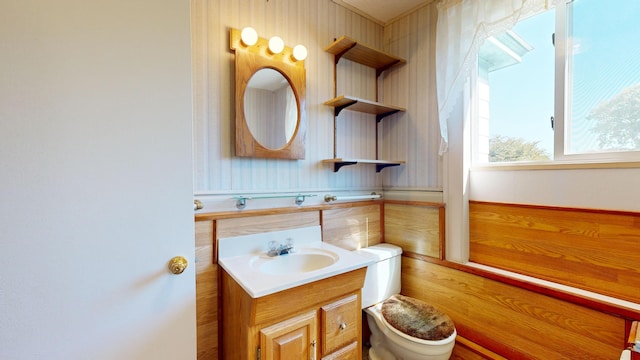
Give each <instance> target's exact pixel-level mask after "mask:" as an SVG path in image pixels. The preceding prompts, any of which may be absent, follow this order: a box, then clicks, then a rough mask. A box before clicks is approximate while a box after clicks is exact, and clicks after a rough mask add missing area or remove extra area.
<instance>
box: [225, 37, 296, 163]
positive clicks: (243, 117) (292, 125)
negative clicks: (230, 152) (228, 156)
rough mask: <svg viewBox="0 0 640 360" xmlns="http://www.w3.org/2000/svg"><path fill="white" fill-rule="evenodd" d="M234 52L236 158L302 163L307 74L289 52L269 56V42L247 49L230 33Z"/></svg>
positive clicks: (263, 41)
mask: <svg viewBox="0 0 640 360" xmlns="http://www.w3.org/2000/svg"><path fill="white" fill-rule="evenodd" d="M230 34H231V41H230V47H231V49H232V50H234V51H235V155H236V156H243V157H259V158H276V159H304V158H305V136H306V133H305V132H306V111H305V108H306V106H305V91H306V71H305V68H304V60H301V61H296V60H295V59H294V58H293V56H292V54H293V49H291V48H289V47H286V46H285V47H284V50H283V51H282V52H280V53H279V54H272V53H271V52H270V51H269V46H268V43H269V41H268V40H267V39H263V38H258V40H257V42H256V43H255V44H254V45H251V46H247V45H245V44H244V43H243V42H242V40H241V36H240V31H239V30H237V29H231V31H230Z"/></svg>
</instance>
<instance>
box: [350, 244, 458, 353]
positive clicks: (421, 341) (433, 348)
mask: <svg viewBox="0 0 640 360" xmlns="http://www.w3.org/2000/svg"><path fill="white" fill-rule="evenodd" d="M358 252H359V253H360V254H362V255H364V256H369V257H372V258H374V259H375V263H373V264H372V265H369V266H368V268H367V275H366V277H365V282H364V287H363V288H362V308H363V310H364V312H365V313H366V314H367V324H368V325H369V330H370V331H371V338H370V339H369V341H370V343H371V348H370V349H369V359H370V360H417V359H449V357H450V356H451V352H452V351H453V346H454V345H455V339H456V330H455V327H454V325H453V322H452V321H451V319H450V318H449V317H448V316H447V315H446V314H444V313H442V312H440V311H439V310H437V309H435V308H434V307H432V306H430V305H428V304H426V303H424V302H422V301H420V300H417V299H413V298H410V297H406V296H402V295H399V293H400V261H401V254H402V249H401V248H399V247H398V246H395V245H391V244H378V245H373V246H370V247H367V248H363V249H360V250H358ZM434 319H435V321H434ZM407 320H411V321H407Z"/></svg>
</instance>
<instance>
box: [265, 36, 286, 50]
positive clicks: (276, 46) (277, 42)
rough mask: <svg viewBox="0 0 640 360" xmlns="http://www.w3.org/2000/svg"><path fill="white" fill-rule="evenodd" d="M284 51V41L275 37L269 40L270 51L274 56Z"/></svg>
mask: <svg viewBox="0 0 640 360" xmlns="http://www.w3.org/2000/svg"><path fill="white" fill-rule="evenodd" d="M282 50H284V41H282V39H281V38H280V37H278V36H274V37H272V38H271V39H269V51H271V53H272V54H274V55H276V54H280V53H281V52H282Z"/></svg>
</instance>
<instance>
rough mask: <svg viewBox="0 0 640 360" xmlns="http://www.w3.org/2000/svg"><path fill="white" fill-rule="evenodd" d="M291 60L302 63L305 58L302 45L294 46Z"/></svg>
mask: <svg viewBox="0 0 640 360" xmlns="http://www.w3.org/2000/svg"><path fill="white" fill-rule="evenodd" d="M293 58H294V59H296V60H298V61H302V60H304V59H306V58H307V48H306V47H304V45H296V46H295V47H294V48H293Z"/></svg>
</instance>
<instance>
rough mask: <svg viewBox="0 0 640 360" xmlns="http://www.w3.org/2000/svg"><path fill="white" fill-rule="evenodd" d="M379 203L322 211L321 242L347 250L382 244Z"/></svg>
mask: <svg viewBox="0 0 640 360" xmlns="http://www.w3.org/2000/svg"><path fill="white" fill-rule="evenodd" d="M381 207H382V205H381V204H380V203H376V204H374V205H365V206H353V207H342V208H336V209H327V210H322V240H323V241H326V242H328V243H330V244H333V245H336V246H340V247H342V248H344V249H348V250H356V249H360V248H362V247H367V246H371V245H375V244H379V243H381V242H382V228H381V226H382V222H381V217H382V216H381V214H380V212H381V210H382V209H381Z"/></svg>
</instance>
